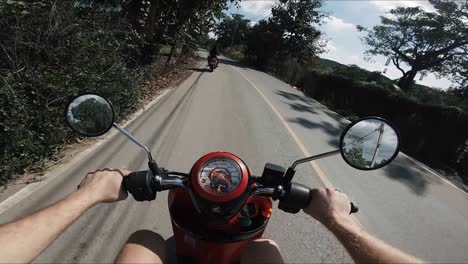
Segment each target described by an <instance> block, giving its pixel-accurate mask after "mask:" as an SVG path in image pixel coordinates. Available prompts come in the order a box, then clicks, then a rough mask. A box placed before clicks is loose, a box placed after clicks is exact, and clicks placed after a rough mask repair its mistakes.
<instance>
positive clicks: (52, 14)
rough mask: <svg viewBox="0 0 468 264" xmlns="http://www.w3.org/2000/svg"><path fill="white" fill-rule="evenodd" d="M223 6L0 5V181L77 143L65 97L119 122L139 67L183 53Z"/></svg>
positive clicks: (208, 2)
mask: <svg viewBox="0 0 468 264" xmlns="http://www.w3.org/2000/svg"><path fill="white" fill-rule="evenodd" d="M228 1H230V0H215V1H212V0H203V1H191V0H182V1H169V0H135V1H118V0H104V1H98V0H61V1H53V0H39V1H14V0H7V1H0V35H1V38H0V146H1V147H0V175H1V176H0V182H2V181H5V180H7V179H8V178H11V177H14V176H15V175H17V174H19V173H22V172H24V171H25V170H26V169H31V168H34V167H35V166H40V165H41V161H43V160H44V159H46V158H48V157H51V155H52V153H54V151H55V150H56V149H57V148H60V147H61V146H62V145H63V144H66V143H68V142H70V141H72V140H73V139H74V138H75V137H76V135H74V134H72V133H71V132H70V129H68V128H67V127H65V122H64V109H63V108H64V107H65V105H66V104H67V102H68V100H69V99H71V98H72V97H74V96H76V95H78V94H82V93H97V94H99V95H102V96H104V97H107V98H109V99H110V100H111V101H112V103H113V106H114V109H115V111H116V114H117V118H123V117H125V115H126V114H127V113H129V112H130V111H132V110H133V109H134V108H135V107H136V106H135V105H136V103H137V101H138V97H139V90H138V88H137V86H136V84H137V82H138V81H139V80H140V75H141V74H140V72H141V71H142V68H141V66H142V65H146V64H150V63H152V62H154V61H155V60H156V59H157V55H158V54H159V48H160V47H161V46H163V45H165V44H167V45H169V47H170V49H169V54H168V55H169V56H168V57H169V58H170V57H171V56H172V55H174V54H180V56H181V57H183V55H184V54H189V53H190V51H191V50H192V49H193V48H194V47H196V44H197V41H198V40H199V38H203V37H205V36H206V35H207V32H208V30H209V29H210V27H212V26H213V24H214V18H216V17H219V16H221V15H222V10H223V8H224V7H225V6H226V3H227V2H228ZM231 2H235V0H232V1H231ZM179 50H180V52H179Z"/></svg>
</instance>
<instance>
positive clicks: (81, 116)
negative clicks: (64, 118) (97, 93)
mask: <svg viewBox="0 0 468 264" xmlns="http://www.w3.org/2000/svg"><path fill="white" fill-rule="evenodd" d="M112 115H113V113H112V109H111V108H110V107H109V105H108V104H107V102H99V101H98V100H96V99H95V98H89V99H86V100H84V101H82V102H80V103H79V104H77V105H76V106H72V108H71V117H72V120H70V121H71V122H72V123H73V126H74V128H75V129H76V130H78V131H79V132H81V133H83V134H86V135H99V134H101V133H103V132H105V131H106V130H107V129H108V128H109V126H110V125H111V124H112Z"/></svg>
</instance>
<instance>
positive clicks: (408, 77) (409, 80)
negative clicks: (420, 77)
mask: <svg viewBox="0 0 468 264" xmlns="http://www.w3.org/2000/svg"><path fill="white" fill-rule="evenodd" d="M417 73H418V71H417V70H414V69H411V70H410V71H408V72H406V73H405V75H403V76H402V77H401V78H400V80H398V86H399V87H400V89H402V90H403V91H405V92H406V91H408V90H409V89H411V86H412V85H413V80H414V77H416V74H417Z"/></svg>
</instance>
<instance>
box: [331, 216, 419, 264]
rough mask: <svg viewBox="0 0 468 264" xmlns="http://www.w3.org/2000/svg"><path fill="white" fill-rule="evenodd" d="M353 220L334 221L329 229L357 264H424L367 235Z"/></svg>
mask: <svg viewBox="0 0 468 264" xmlns="http://www.w3.org/2000/svg"><path fill="white" fill-rule="evenodd" d="M351 221H355V219H353V218H351V217H350V218H347V219H342V220H339V221H333V222H332V223H331V224H329V225H327V227H328V228H329V229H330V230H331V231H332V232H333V234H335V236H336V237H337V238H338V239H339V240H340V241H341V243H342V244H343V245H344V247H345V248H346V250H347V251H348V253H349V254H350V255H351V257H352V258H353V260H354V261H355V262H356V263H423V261H422V260H420V259H418V258H415V257H413V256H411V255H408V254H406V253H404V252H402V251H400V250H398V249H396V248H394V247H392V246H390V245H388V244H387V243H385V242H383V241H382V240H380V239H378V238H376V237H373V236H372V235H370V234H369V233H367V232H366V231H365V230H364V229H362V227H360V225H358V224H354V223H351Z"/></svg>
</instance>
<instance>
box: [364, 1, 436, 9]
mask: <svg viewBox="0 0 468 264" xmlns="http://www.w3.org/2000/svg"><path fill="white" fill-rule="evenodd" d="M369 3H371V4H373V5H374V6H376V7H377V8H378V9H379V10H380V11H383V12H387V11H389V10H390V9H394V8H396V7H398V6H402V7H416V6H420V7H421V8H422V9H423V10H425V11H428V12H434V11H435V9H434V7H433V6H432V5H431V4H430V3H429V2H428V1H417V0H409V1H398V0H396V1H382V0H381V1H370V2H369Z"/></svg>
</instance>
